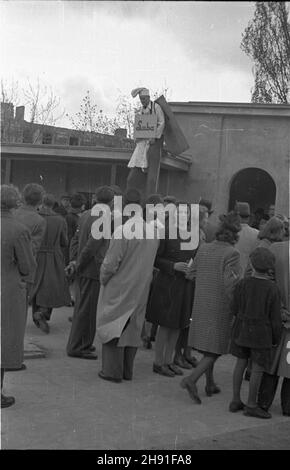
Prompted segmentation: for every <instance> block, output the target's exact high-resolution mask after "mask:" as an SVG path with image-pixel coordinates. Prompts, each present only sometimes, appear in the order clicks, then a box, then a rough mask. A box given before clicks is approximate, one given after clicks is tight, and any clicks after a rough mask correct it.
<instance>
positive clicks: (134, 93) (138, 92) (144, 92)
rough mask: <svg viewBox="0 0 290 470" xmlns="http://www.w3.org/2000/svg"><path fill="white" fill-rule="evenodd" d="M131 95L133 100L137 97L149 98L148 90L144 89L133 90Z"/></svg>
mask: <svg viewBox="0 0 290 470" xmlns="http://www.w3.org/2000/svg"><path fill="white" fill-rule="evenodd" d="M131 95H132V97H133V98H136V96H137V95H139V96H150V93H149V90H148V88H145V87H139V88H134V90H132V91H131Z"/></svg>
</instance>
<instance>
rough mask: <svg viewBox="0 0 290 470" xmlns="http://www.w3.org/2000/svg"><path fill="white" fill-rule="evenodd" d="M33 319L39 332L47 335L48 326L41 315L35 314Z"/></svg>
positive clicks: (39, 313)
mask: <svg viewBox="0 0 290 470" xmlns="http://www.w3.org/2000/svg"><path fill="white" fill-rule="evenodd" d="M34 318H35V321H36V322H37V323H36V325H37V326H38V328H40V329H41V331H43V333H46V334H48V333H49V325H48V323H47V321H46V320H45V318H44V317H43V315H42V313H41V312H35V314H34Z"/></svg>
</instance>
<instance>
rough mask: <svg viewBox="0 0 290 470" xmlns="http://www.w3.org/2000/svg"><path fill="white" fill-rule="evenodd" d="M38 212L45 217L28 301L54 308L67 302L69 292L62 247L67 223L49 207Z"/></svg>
mask: <svg viewBox="0 0 290 470" xmlns="http://www.w3.org/2000/svg"><path fill="white" fill-rule="evenodd" d="M39 214H40V215H41V216H42V217H44V218H45V220H46V231H45V234H44V237H43V240H42V244H41V247H40V249H39V251H38V254H37V269H36V276H35V283H34V286H33V289H32V293H31V300H33V299H34V298H35V303H36V305H38V306H40V307H49V308H57V307H62V306H63V305H70V302H71V299H70V293H69V288H68V282H67V279H66V276H65V272H64V268H65V263H64V255H63V248H64V247H66V246H67V245H68V238H67V225H66V222H65V220H64V219H63V217H61V216H60V215H58V214H56V213H55V212H53V211H52V210H51V209H46V208H42V209H40V211H39Z"/></svg>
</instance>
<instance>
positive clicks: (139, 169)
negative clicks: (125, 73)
mask: <svg viewBox="0 0 290 470" xmlns="http://www.w3.org/2000/svg"><path fill="white" fill-rule="evenodd" d="M131 94H132V97H133V98H135V97H136V96H137V95H139V98H140V101H141V104H142V110H141V114H151V115H156V118H157V126H156V133H155V138H150V139H148V138H144V139H136V147H135V150H134V152H133V155H132V157H131V159H130V161H129V164H128V167H129V168H130V172H129V176H128V179H127V189H130V188H136V189H138V190H139V191H140V192H141V193H142V194H144V195H145V193H149V192H154V191H155V188H153V187H152V188H151V187H150V186H151V185H150V170H151V171H153V172H154V174H155V178H154V179H155V181H156V171H157V173H159V167H160V157H161V150H162V146H163V131H164V127H165V116H164V113H163V111H162V109H161V106H160V105H159V104H158V103H156V102H154V101H151V100H150V93H149V90H148V89H147V88H144V87H142V88H135V89H134V90H132V92H131ZM153 167H154V168H153ZM157 180H158V177H157ZM153 185H154V183H153Z"/></svg>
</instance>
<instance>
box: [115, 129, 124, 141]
mask: <svg viewBox="0 0 290 470" xmlns="http://www.w3.org/2000/svg"><path fill="white" fill-rule="evenodd" d="M115 137H118V138H119V139H127V129H121V128H118V129H115Z"/></svg>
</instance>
